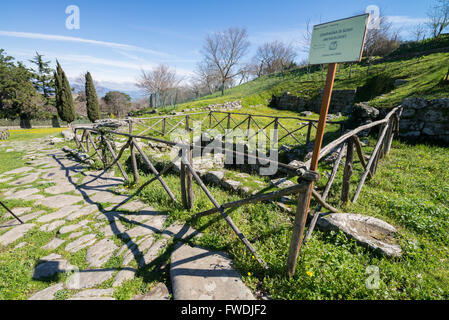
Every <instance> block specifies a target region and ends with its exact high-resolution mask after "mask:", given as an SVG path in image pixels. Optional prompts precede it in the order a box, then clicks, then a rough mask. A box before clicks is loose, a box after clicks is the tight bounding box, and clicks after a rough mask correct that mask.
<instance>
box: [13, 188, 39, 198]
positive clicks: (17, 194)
mask: <svg viewBox="0 0 449 320" xmlns="http://www.w3.org/2000/svg"><path fill="white" fill-rule="evenodd" d="M38 192H39V189H37V188H30V189H24V190H20V191H17V192H12V193H11V194H10V195H7V194H5V195H6V197H5V199H8V200H9V199H22V200H26V199H28V198H29V196H31V195H32V194H34V193H38Z"/></svg>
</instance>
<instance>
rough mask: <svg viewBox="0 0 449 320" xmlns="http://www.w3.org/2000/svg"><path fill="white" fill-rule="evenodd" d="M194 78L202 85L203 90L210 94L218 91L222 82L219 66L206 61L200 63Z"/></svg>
mask: <svg viewBox="0 0 449 320" xmlns="http://www.w3.org/2000/svg"><path fill="white" fill-rule="evenodd" d="M194 79H195V81H197V82H198V83H199V84H200V86H201V87H202V90H201V91H206V92H207V93H208V94H212V93H214V92H215V91H217V90H218V88H219V87H220V84H221V80H220V73H219V72H218V70H217V68H216V67H215V66H214V65H212V64H210V63H207V62H206V61H202V62H200V63H198V65H197V70H196V71H195V78H194Z"/></svg>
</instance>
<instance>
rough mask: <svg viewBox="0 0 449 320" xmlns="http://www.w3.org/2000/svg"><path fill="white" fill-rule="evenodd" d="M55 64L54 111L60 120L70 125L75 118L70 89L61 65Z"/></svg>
mask: <svg viewBox="0 0 449 320" xmlns="http://www.w3.org/2000/svg"><path fill="white" fill-rule="evenodd" d="M56 64H57V67H56V70H57V73H56V75H55V83H56V109H57V110H58V114H59V117H60V118H61V120H63V121H65V122H68V123H72V122H73V120H75V116H76V113H75V105H74V103H73V96H72V90H71V89H70V84H69V81H68V80H67V77H66V75H65V73H64V71H63V70H62V68H61V65H60V64H59V62H58V61H56Z"/></svg>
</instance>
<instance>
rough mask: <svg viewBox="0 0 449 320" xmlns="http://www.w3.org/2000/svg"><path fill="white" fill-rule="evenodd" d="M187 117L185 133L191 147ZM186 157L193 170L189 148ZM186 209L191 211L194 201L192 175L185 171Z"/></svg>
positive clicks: (191, 154)
mask: <svg viewBox="0 0 449 320" xmlns="http://www.w3.org/2000/svg"><path fill="white" fill-rule="evenodd" d="M189 119H190V117H189V116H186V131H187V136H188V139H189V146H190V145H191V141H190V125H189ZM186 152H187V155H186V158H187V160H188V161H189V164H190V165H191V166H192V168H193V150H192V148H190V147H189V149H188V150H186ZM186 178H187V209H189V210H190V209H192V207H193V199H194V193H193V176H192V173H191V172H190V170H187V175H186Z"/></svg>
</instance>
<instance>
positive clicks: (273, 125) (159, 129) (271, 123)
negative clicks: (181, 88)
mask: <svg viewBox="0 0 449 320" xmlns="http://www.w3.org/2000/svg"><path fill="white" fill-rule="evenodd" d="M187 116H188V117H190V120H191V121H192V125H191V126H190V130H192V131H194V130H196V129H198V127H199V126H202V128H203V129H205V130H212V129H216V130H219V131H221V132H223V133H225V135H226V134H227V133H229V132H234V131H235V130H237V129H239V130H241V131H242V132H243V133H245V134H246V135H247V137H248V139H251V138H253V137H254V136H257V135H258V134H263V135H264V136H265V137H266V138H267V141H268V142H271V143H273V142H275V141H277V142H283V141H285V140H287V138H291V140H292V141H295V143H297V144H304V143H305V144H309V143H310V142H311V141H313V136H312V134H313V131H316V129H317V124H318V121H317V120H312V119H305V118H301V117H274V116H268V115H258V114H249V113H238V112H224V111H210V112H198V113H190V114H181V115H168V116H155V117H148V118H129V119H128V120H129V121H133V122H134V123H135V124H138V125H141V126H143V131H141V132H140V133H139V134H138V135H139V136H143V135H145V134H147V133H151V134H150V135H152V136H154V134H157V135H161V136H166V135H169V134H170V133H172V132H173V131H174V130H176V129H178V128H185V127H186V125H187V121H186V118H187ZM194 116H195V118H197V119H193V117H194ZM193 120H195V121H196V122H195V123H194V122H193ZM287 121H301V122H299V123H296V124H295V129H289V125H288V124H287ZM327 123H328V124H330V125H337V126H339V132H340V134H341V133H342V132H343V130H344V123H343V122H339V121H328V122H327ZM193 124H195V125H196V126H193ZM298 124H299V126H297V125H298ZM306 128H307V133H306V135H305V141H304V140H303V139H302V136H303V134H302V131H303V129H306ZM271 129H275V130H277V132H276V134H275V136H274V138H272V137H270V135H269V134H267V132H269V130H271ZM250 130H254V132H255V133H253V134H252V135H251V134H250V132H251V131H250Z"/></svg>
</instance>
